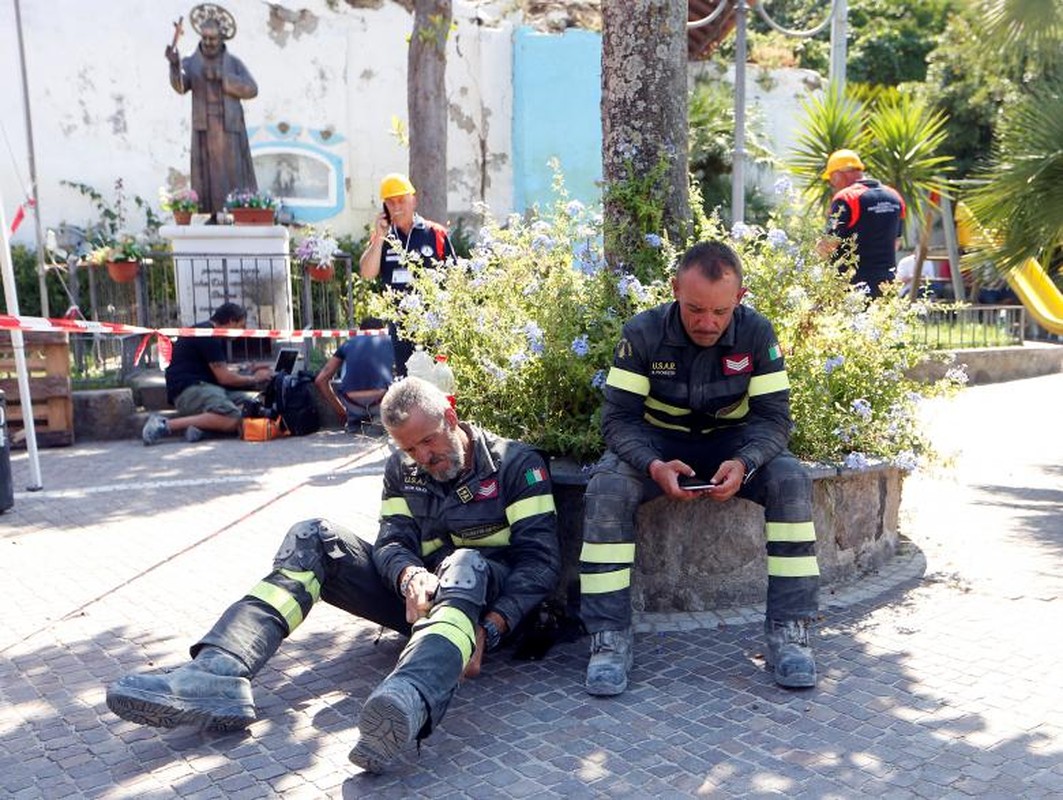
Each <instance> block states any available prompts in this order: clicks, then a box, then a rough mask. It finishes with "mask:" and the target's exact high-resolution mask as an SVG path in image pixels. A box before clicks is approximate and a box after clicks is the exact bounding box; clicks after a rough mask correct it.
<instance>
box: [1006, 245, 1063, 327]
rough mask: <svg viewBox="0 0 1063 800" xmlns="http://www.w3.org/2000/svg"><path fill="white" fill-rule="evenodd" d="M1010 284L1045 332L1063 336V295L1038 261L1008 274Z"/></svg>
mask: <svg viewBox="0 0 1063 800" xmlns="http://www.w3.org/2000/svg"><path fill="white" fill-rule="evenodd" d="M1008 284H1010V286H1011V289H1012V291H1013V292H1015V294H1017V295H1018V296H1019V299H1020V300H1021V301H1022V304H1023V305H1024V306H1026V310H1027V311H1029V312H1030V314H1032V315H1033V318H1034V319H1036V320H1037V321H1038V322H1039V323H1040V324H1041V326H1042V327H1043V328H1045V330H1047V331H1049V332H1051V333H1057V334H1063V294H1061V293H1060V291H1059V289H1058V288H1057V287H1056V285H1055V284H1054V283H1053V282H1052V279H1051V278H1050V277H1048V273H1047V272H1045V271H1044V269H1043V268H1042V267H1041V265H1040V264H1038V263H1037V260H1036V259H1033V258H1028V259H1026V260H1025V261H1024V262H1023V263H1022V266H1021V267H1018V268H1017V269H1013V270H1012V271H1011V272H1009V273H1008Z"/></svg>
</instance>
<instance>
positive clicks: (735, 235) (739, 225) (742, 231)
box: [731, 222, 757, 242]
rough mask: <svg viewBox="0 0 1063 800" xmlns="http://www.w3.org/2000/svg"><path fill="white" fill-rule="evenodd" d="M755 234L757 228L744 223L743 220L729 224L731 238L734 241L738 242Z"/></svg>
mask: <svg viewBox="0 0 1063 800" xmlns="http://www.w3.org/2000/svg"><path fill="white" fill-rule="evenodd" d="M756 235H757V229H756V228H755V227H753V226H752V225H746V224H745V223H744V222H736V223H735V224H734V225H732V226H731V238H732V239H734V240H735V241H736V242H740V241H742V240H743V239H752V238H754V237H755V236H756Z"/></svg>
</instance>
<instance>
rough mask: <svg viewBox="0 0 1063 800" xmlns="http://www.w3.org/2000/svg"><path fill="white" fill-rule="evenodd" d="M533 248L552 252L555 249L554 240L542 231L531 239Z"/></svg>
mask: <svg viewBox="0 0 1063 800" xmlns="http://www.w3.org/2000/svg"><path fill="white" fill-rule="evenodd" d="M531 246H532V250H542V251H544V252H547V253H548V252H550V251H551V250H553V249H554V240H553V239H551V238H550V237H549V236H547V235H546V234H543V233H540V234H538V235H537V236H536V237H535V238H534V239H532V241H531Z"/></svg>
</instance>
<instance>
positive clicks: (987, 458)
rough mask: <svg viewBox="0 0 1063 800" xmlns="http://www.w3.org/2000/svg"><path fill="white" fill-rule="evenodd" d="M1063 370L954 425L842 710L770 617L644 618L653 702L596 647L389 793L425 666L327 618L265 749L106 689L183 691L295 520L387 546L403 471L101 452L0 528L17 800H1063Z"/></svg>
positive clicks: (913, 515) (275, 672) (294, 667)
mask: <svg viewBox="0 0 1063 800" xmlns="http://www.w3.org/2000/svg"><path fill="white" fill-rule="evenodd" d="M1061 407H1063V375H1056V376H1051V377H1045V378H1035V379H1031V380H1027V381H1021V382H1013V383H1008V384H997V385H993V386H985V387H978V388H973V389H968V390H966V391H965V392H964V393H963V394H961V395H960V396H959V397H957V398H955V399H952V400H949V401H935V402H934V403H931V404H928V405H927V407H926V413H927V417H928V420H929V423H930V425H931V427H932V430H933V432H934V436H935V438H936V440H937V442H938V444H939V446H940V447H941V449H942V450H943V451H944V452H946V453H951V454H953V458H952V462H951V464H950V465H949V466H947V467H942V468H938V469H936V470H934V471H932V472H928V473H917V474H916V475H914V476H912V477H911V478H910V479H909V480H908V482H907V483H906V486H905V490H904V501H903V507H902V524H903V532H904V533H905V534H906V535H907V536H908V537H909V539H910V541H911V545H910V546H908V547H906V548H905V550H904V552H903V553H902V554H901V555H900V556H898V558H896V559H895V560H894V561H893V562H892V563H891V564H890V565H889V566H888V567H887V568H886V569H885V570H883V572H882V574H880V575H877V576H874V577H872V578H869V579H868V580H866V581H864V582H863V583H861V584H860V585H859V586H857V587H852V588H849V589H846V590H838V591H835V592H833V593H825V596H824V598H823V599H824V602H823V613H822V620H821V624H820V625H819V627H818V629H817V632H816V650H817V655H818V662H819V665H820V671H821V678H820V683H819V686H818V688H816V689H814V690H808V691H801V692H788V691H785V690H782V689H779V688H776V687H775V685H774V684H773V682H772V680H771V678H770V676H769V675H768V674H767V673H766V672H764V671H763V669H762V660H761V659H760V657H759V652H760V625H759V616H760V614H761V611H760V610H758V609H755V608H753V609H737V610H734V611H732V612H728V613H727V614H726V615H723V616H720V615H700V616H699V615H673V616H667V617H665V616H649V615H647V616H644V617H643V618H642V619H641V622H640V627H639V630H640V633H639V635H638V636H637V638H636V666H635V669H634V671H633V674H632V687H631V688H630V689H629V691H628V692H627V693H625V694H624V695H622V696H621V697H619V698H614V699H596V698H591V697H589V696H588V695H586V694H585V693H584V692H583V689H582V687H581V681H582V675H583V669H584V665H585V652H586V640H579V641H576V642H569V643H562V644H559V645H557V646H556V647H555V648H554V649H553V650H552V651H551V653H550V654H549V656H548V657H547V658H546V659H545V660H543V661H540V662H514V661H512V660H510V658H509V656H508V655H507V654H506V653H502V654H500V655H492V656H491V657H489V659H488V660H487V662H486V664H485V670H484V674H483V675H482V676H481V677H480V678H479V679H477V680H475V681H469V682H467V683H466V684H464V685H463V686H462V687H461V689H460V691H459V693H458V695H457V697H456V698H455V700H454V702H453V703H452V704H451V707H450V710H449V712H448V715H447V717H446V719H445V720H444V722H443V724H442V725H441V726H440V728H439V729H438V730H437V731H436V732H435V733H434V734H433V735H432V736H431V737H430V738H428V739H427V740H425V742H424V743H423V744H422V746H421V748H420V752H417V751H416V750H415V749H414V748H413V747H411V748H410V749H409V750H408V751H407V752H405V753H404V754H403V755H402V757H401V758H400V759H399V760H398V761H397V762H396V763H395V765H394V767H393V769H392V770H391V771H390V772H389V773H388V774H386V775H383V776H376V777H373V776H367V775H363V774H361V773H360V772H359V771H358V770H357V769H356V768H355V767H353V766H352V765H351V764H350V763H349V762H348V761H347V751H348V749H349V747H350V744H351V738H352V732H353V729H354V727H355V725H356V724H357V717H358V711H359V709H360V707H361V703H362V701H363V700H364V699H365V697H366V696H367V695H368V693H369V692H370V690H371V689H372V687H373V686H374V685H375V684H376V683H377V682H378V681H379V680H380V679H381V678H383V677H384V675H386V674H387V672H388V671H389V670H390V668H391V666H392V665H393V663H394V661H395V659H396V657H397V655H398V653H399V650H400V648H401V645H402V641H401V639H400V638H399V637H398V636H396V635H394V634H390V633H385V634H383V635H380V633H379V631H378V630H377V629H376V628H375V627H373V626H370V625H367V624H365V623H362V622H360V621H358V620H356V619H354V618H351V617H349V616H346V615H344V614H343V613H341V612H339V611H337V610H336V609H333V608H331V607H328V606H324V605H322V606H321V607H319V608H318V609H316V610H315V611H314V613H313V614H312V615H311V616H310V617H309V618H308V620H307V621H306V623H304V625H303V626H302V627H300V628H299V630H298V631H296V633H295V634H294V635H293V636H292V637H291V639H290V640H289V641H287V642H286V643H285V645H284V646H283V647H282V648H281V650H280V652H279V653H278V654H277V656H275V657H274V659H273V660H272V661H270V663H269V664H268V665H267V666H266V668H265V669H264V670H263V672H262V673H261V675H260V676H259V677H258V678H257V679H256V682H255V697H256V701H257V704H258V710H259V716H260V719H259V721H257V722H256V723H254V724H253V725H252V726H251V727H250V728H249V730H248V731H246V732H243V733H240V734H227V735H220V734H210V733H205V732H199V731H158V730H155V729H152V728H144V727H139V726H136V725H133V724H131V723H128V722H125V721H123V720H120V719H118V718H116V717H115V716H114V715H112V714H111V713H110V712H109V711H108V710H107V708H106V706H105V705H104V686H105V684H106V683H108V682H109V681H112V680H114V679H116V678H118V677H119V676H121V675H122V674H124V673H126V672H128V671H131V670H140V669H145V668H151V667H172V666H176V665H178V664H180V663H182V662H183V661H184V660H185V658H186V657H187V656H186V655H185V654H186V652H187V647H188V645H189V644H191V643H192V642H193V641H195V640H196V638H197V637H198V636H199V635H201V634H202V633H203V632H204V631H205V630H206V629H207V628H208V627H209V626H210V624H211V623H212V622H213V621H214V619H215V618H216V617H217V615H218V614H219V613H220V612H221V610H222V609H223V608H225V607H226V606H227V605H228V604H229V602H231V601H232V600H234V599H235V598H237V597H238V596H239V595H241V594H242V593H243V592H244V591H245V590H246V588H249V587H250V586H251V585H252V584H253V583H255V582H256V581H257V580H258V578H260V577H261V576H262V575H263V574H264V573H265V572H266V571H268V568H269V565H270V562H271V559H272V555H273V553H274V551H275V549H276V546H277V544H278V543H279V541H280V537H281V536H282V534H283V532H284V531H285V530H286V529H287V527H288V525H289V524H290V523H291V522H292V521H294V520H296V519H300V518H305V517H308V516H317V515H322V516H330V517H333V518H336V519H338V520H342V521H344V522H345V523H347V524H348V525H350V526H352V527H354V528H355V529H356V530H358V531H359V533H364V535H366V536H370V537H371V536H372V535H373V534H374V532H375V518H376V514H377V508H378V497H379V476H380V473H381V467H382V463H383V458H384V457H385V455H386V452H387V449H386V447H385V446H384V445H383V444H381V443H380V442H379V441H376V440H368V439H357V438H353V437H349V436H346V435H344V434H342V433H339V432H324V433H321V434H317V435H315V436H312V437H307V438H305V439H301V440H288V441H282V442H274V443H267V444H248V443H243V442H235V441H218V440H215V441H205V442H202V443H200V444H197V445H184V444H183V443H181V444H178V443H169V442H166V443H163V444H160V445H159V446H157V447H154V448H144V447H142V446H141V445H140V443H139V442H135V441H126V442H117V443H86V444H79V445H77V446H75V447H72V448H66V449H55V450H45V451H41V465H42V474H43V477H44V487H45V488H44V490H43V491H41V492H34V493H29V492H25V491H23V490H22V487H24V486H26V484H27V483H28V475H29V470H28V465H27V460H26V455H25V453H20V454H15V456H14V457H13V469H14V475H15V486H16V489H17V490H18V491H17V493H16V501H15V507H14V508H13V509H12V510H10V511H9V512H7V513H6V514H4V515H3V516H2V517H0V548H2V550H0V552H2V554H3V555H2V561H0V563H2V564H3V567H4V571H3V575H4V580H3V586H4V591H3V603H4V610H3V617H2V619H3V625H0V795H3V796H7V797H16V798H22V797H34V798H36V797H45V798H57V797H78V796H83V797H102V798H118V797H137V798H140V797H173V796H182V797H225V798H255V797H278V796H283V797H310V798H316V797H344V798H353V797H395V798H399V797H426V798H428V797H430V798H437V799H438V798H465V797H470V798H496V797H500V798H511V797H512V798H520V797H532V796H534V797H536V798H551V797H557V798H562V797H563V798H572V797H575V798H592V797H633V798H641V797H694V796H698V797H701V796H705V797H727V798H730V797H768V796H791V797H814V798H848V797H859V796H862V795H872V796H884V797H898V798H901V797H904V798H907V797H927V798H940V797H968V796H970V797H1000V798H1015V797H1024V798H1033V797H1060V796H1061V795H1063V752H1061V751H1063V702H1061V700H1063V679H1061V677H1060V676H1061V674H1063V670H1061V665H1063V637H1061V636H1060V633H1059V632H1060V631H1061V630H1063V569H1061V567H1063V488H1061V487H1063V481H1061V477H1063V466H1061V465H1063V426H1061V425H1060V423H1059V409H1060V408H1061Z"/></svg>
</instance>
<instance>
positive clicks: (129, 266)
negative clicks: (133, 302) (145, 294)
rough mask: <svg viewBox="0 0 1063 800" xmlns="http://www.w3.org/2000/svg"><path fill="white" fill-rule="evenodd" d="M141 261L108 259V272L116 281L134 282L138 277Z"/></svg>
mask: <svg viewBox="0 0 1063 800" xmlns="http://www.w3.org/2000/svg"><path fill="white" fill-rule="evenodd" d="M139 269H140V262H139V261H108V262H107V274H108V275H110V276H111V280H112V281H114V282H115V283H132V282H133V281H135V280H136V279H137V271H138V270H139Z"/></svg>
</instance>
